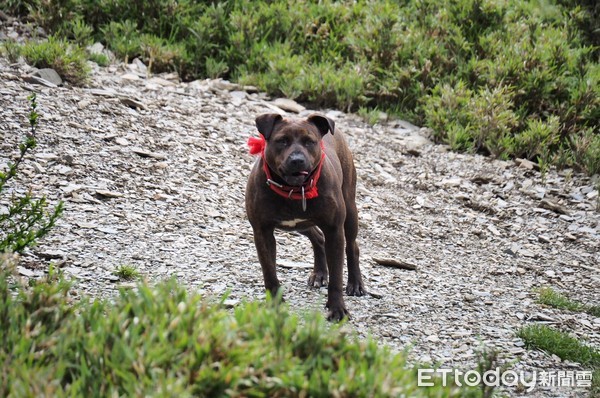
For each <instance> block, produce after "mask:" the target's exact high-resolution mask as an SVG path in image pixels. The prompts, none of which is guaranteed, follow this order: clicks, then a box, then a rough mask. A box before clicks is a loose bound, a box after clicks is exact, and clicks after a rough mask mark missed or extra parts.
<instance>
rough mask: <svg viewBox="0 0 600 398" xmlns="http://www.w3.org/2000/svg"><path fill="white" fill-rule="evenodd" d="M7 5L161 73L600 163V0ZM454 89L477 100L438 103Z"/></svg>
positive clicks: (474, 143) (511, 149) (500, 147)
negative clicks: (231, 83) (599, 144)
mask: <svg viewBox="0 0 600 398" xmlns="http://www.w3.org/2000/svg"><path fill="white" fill-rule="evenodd" d="M0 6H5V7H6V9H8V10H12V11H14V12H17V13H21V14H28V17H29V18H31V19H33V20H34V21H36V22H37V23H40V24H41V25H43V26H44V27H46V28H47V29H49V30H50V31H52V32H56V31H58V30H60V31H61V32H64V33H63V34H64V35H67V36H68V37H71V38H73V39H75V40H78V41H80V42H82V41H85V40H87V36H88V35H89V34H90V31H91V30H92V31H93V32H92V33H91V34H92V36H93V39H94V40H96V41H99V40H100V41H103V42H104V43H105V44H106V45H107V47H108V48H110V49H111V50H113V51H114V52H115V54H116V55H117V56H118V57H119V58H121V59H124V60H125V61H129V60H130V59H132V58H133V57H135V56H138V57H142V58H144V59H145V61H146V62H148V63H149V64H152V68H151V69H152V70H153V71H154V72H162V71H172V70H176V71H177V72H179V75H180V76H181V77H182V78H184V79H196V78H204V77H207V76H211V77H223V78H226V79H232V80H236V81H238V82H242V83H245V84H251V85H255V86H258V87H259V88H261V89H263V90H266V91H267V92H268V93H270V94H271V95H274V96H275V95H276V96H280V95H284V96H287V97H290V98H294V99H297V100H298V101H303V102H308V103H310V104H311V105H313V106H317V107H337V108H340V109H344V110H351V111H357V110H358V109H360V108H371V109H379V110H381V111H384V112H386V113H388V114H395V115H400V116H402V117H405V118H409V119H410V121H411V122H413V123H414V124H417V125H421V124H425V125H427V126H429V127H432V128H433V129H434V130H436V139H437V140H438V141H439V142H447V143H450V145H452V146H453V147H454V148H457V149H460V150H467V151H473V152H475V151H479V152H482V153H488V154H491V155H493V156H499V157H502V158H508V157H514V156H525V157H528V158H530V159H532V160H538V161H539V162H540V163H548V162H553V163H554V164H556V165H558V166H564V165H565V164H566V163H571V166H572V167H575V168H578V169H581V170H585V171H587V172H588V173H590V174H593V173H595V172H597V170H598V163H599V162H598V161H597V160H596V159H597V157H596V155H597V152H596V149H595V148H596V144H595V143H594V140H593V139H591V138H590V137H588V136H587V134H588V133H587V132H588V131H593V132H594V133H595V134H597V133H598V125H600V66H599V64H598V56H599V54H600V50H599V49H600V34H599V33H598V32H600V29H598V26H599V22H598V21H599V20H600V18H598V16H599V15H600V8H599V7H598V6H597V4H595V2H593V1H592V0H581V1H580V0H548V1H545V2H542V3H540V2H539V1H538V0H526V1H520V2H508V1H497V0H458V1H454V0H441V1H438V0H406V1H404V2H393V1H389V0H377V1H368V2H356V1H350V0H343V1H334V0H325V1H319V2H313V1H307V0H302V1H297V2H292V3H290V2H289V1H284V0H273V1H250V0H231V1H221V2H212V1H211V2H209V1H202V2H196V1H191V0H185V1H178V2H173V1H171V0H152V1H148V2H139V1H135V2H131V1H126V0H111V1H109V0H101V1H97V2H88V1H83V0H60V1H41V0H33V1H18V0H10V1H6V0H5V1H2V0H0ZM27 10H29V11H27ZM61 29H62V30H61ZM449 90H450V91H449ZM454 94H457V95H459V96H461V98H460V100H459V101H457V102H461V103H462V102H464V101H466V102H464V106H468V107H470V108H468V109H464V108H463V105H458V104H453V105H455V106H454V107H453V108H451V109H450V110H442V109H435V107H436V106H437V105H439V104H441V103H446V102H448V101H450V102H451V100H450V99H448V98H447V96H448V95H454ZM440 95H444V96H445V97H444V98H440Z"/></svg>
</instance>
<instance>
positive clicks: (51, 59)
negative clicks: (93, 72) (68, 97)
mask: <svg viewBox="0 0 600 398" xmlns="http://www.w3.org/2000/svg"><path fill="white" fill-rule="evenodd" d="M21 54H22V55H23V57H25V59H26V60H27V62H28V63H29V64H31V65H33V66H35V67H37V68H52V69H54V70H55V71H56V72H57V73H58V74H59V75H60V76H61V77H63V78H64V79H65V80H67V81H69V82H71V83H73V84H76V85H80V84H83V83H84V82H85V81H86V80H87V77H88V74H89V66H88V65H87V54H86V53H85V51H84V50H83V49H82V48H81V47H78V46H76V45H71V44H69V43H68V42H67V41H66V40H65V39H62V38H58V37H57V36H50V37H48V40H45V41H28V42H27V43H25V44H24V45H23V47H22V48H21Z"/></svg>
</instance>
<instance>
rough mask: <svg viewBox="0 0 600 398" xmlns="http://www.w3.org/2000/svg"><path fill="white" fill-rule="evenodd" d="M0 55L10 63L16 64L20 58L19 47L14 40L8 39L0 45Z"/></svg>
mask: <svg viewBox="0 0 600 398" xmlns="http://www.w3.org/2000/svg"><path fill="white" fill-rule="evenodd" d="M0 49H1V50H2V51H1V52H0V54H2V55H4V56H5V57H6V58H8V60H9V61H10V62H17V61H18V60H19V57H20V56H21V45H20V44H19V43H17V42H16V41H15V40H12V39H9V40H6V41H5V42H3V43H2V47H1V48H0Z"/></svg>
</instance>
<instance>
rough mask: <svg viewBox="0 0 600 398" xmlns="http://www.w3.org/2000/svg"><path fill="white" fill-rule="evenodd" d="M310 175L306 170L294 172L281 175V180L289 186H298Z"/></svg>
mask: <svg viewBox="0 0 600 398" xmlns="http://www.w3.org/2000/svg"><path fill="white" fill-rule="evenodd" d="M309 175H310V172H309V171H307V170H300V171H294V172H292V173H287V174H285V175H283V176H282V177H283V179H284V181H285V183H286V184H288V185H291V186H300V185H302V184H304V182H305V181H306V178H307V177H308V176H309Z"/></svg>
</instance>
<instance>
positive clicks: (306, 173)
mask: <svg viewBox="0 0 600 398" xmlns="http://www.w3.org/2000/svg"><path fill="white" fill-rule="evenodd" d="M308 174H309V172H308V171H306V170H302V171H296V172H295V173H292V174H291V176H292V177H302V176H304V177H306V176H307V175H308Z"/></svg>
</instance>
